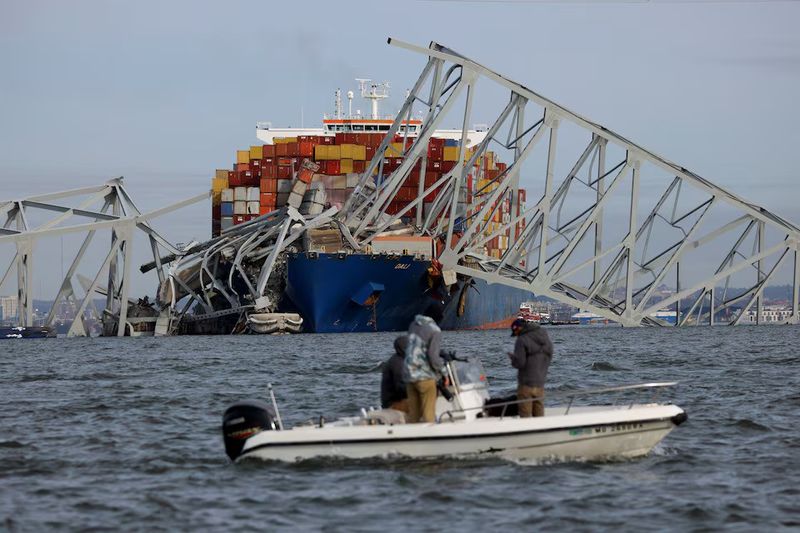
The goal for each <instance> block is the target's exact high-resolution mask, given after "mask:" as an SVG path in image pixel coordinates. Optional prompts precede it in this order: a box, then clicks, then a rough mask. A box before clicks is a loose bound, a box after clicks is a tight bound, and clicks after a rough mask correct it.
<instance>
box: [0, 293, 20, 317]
mask: <svg viewBox="0 0 800 533" xmlns="http://www.w3.org/2000/svg"><path fill="white" fill-rule="evenodd" d="M18 313H19V302H17V297H16V296H0V319H3V320H11V319H12V318H17V314H18Z"/></svg>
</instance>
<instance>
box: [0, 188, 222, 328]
mask: <svg viewBox="0 0 800 533" xmlns="http://www.w3.org/2000/svg"><path fill="white" fill-rule="evenodd" d="M208 196H209V194H208V193H205V194H200V195H197V196H195V197H192V198H189V199H187V200H183V201H181V202H178V203H175V204H172V205H169V206H165V207H163V208H160V209H157V210H155V211H150V212H146V213H142V212H141V211H140V210H139V209H138V208H137V207H136V205H135V204H134V203H133V200H132V199H131V197H130V195H129V194H128V192H127V191H126V190H125V187H124V184H123V178H121V177H120V178H115V179H112V180H110V181H108V182H106V183H105V184H103V185H99V186H94V187H84V188H80V189H72V190H67V191H60V192H55V193H49V194H44V195H37V196H31V197H29V198H25V199H22V200H14V201H8V202H0V217H2V216H5V217H6V221H5V223H4V224H3V229H2V231H0V244H4V243H8V244H13V245H14V246H15V247H16V253H15V256H14V259H13V260H12V262H11V264H10V265H9V267H8V269H6V271H5V273H4V275H3V277H2V279H0V286H2V284H3V283H4V282H5V280H6V279H7V277H8V274H9V273H10V271H11V270H12V267H14V266H16V270H17V295H18V301H19V312H18V323H19V325H21V326H32V325H33V292H32V287H33V277H34V276H33V261H34V252H35V248H36V244H37V243H38V241H39V240H40V239H42V238H46V237H59V236H63V235H66V234H73V233H84V234H85V235H86V236H85V237H84V239H83V242H82V243H81V245H80V247H79V249H78V251H77V252H76V254H75V256H74V257H73V259H72V261H71V262H70V266H69V268H68V269H67V272H66V275H65V276H64V279H63V280H62V281H61V283H60V284H59V289H58V292H57V294H56V296H55V299H54V301H53V306H52V308H51V309H50V312H49V313H48V315H47V317H46V318H45V320H44V324H45V325H46V326H52V325H53V324H54V322H55V319H56V313H57V309H58V307H59V306H60V305H61V304H62V302H70V303H73V304H74V305H75V306H76V309H77V313H76V316H75V317H74V320H73V322H72V325H71V326H70V329H69V332H68V336H84V335H87V334H88V333H89V332H88V329H87V327H86V324H85V323H84V316H83V314H84V312H85V311H86V310H87V309H88V308H89V307H90V306H91V307H93V306H94V303H93V302H92V299H93V298H94V297H95V296H96V295H97V294H103V293H104V294H106V297H107V300H106V301H107V303H106V308H105V310H104V312H103V314H104V315H107V316H109V317H114V319H115V320H117V326H116V330H117V333H116V334H117V335H119V336H121V335H124V334H125V332H126V320H125V318H126V317H127V307H128V295H129V292H130V282H131V264H132V261H133V260H134V259H133V257H132V256H131V254H132V250H131V246H132V242H133V236H134V231H135V229H137V228H138V229H140V230H141V231H142V232H143V233H144V234H145V235H146V236H147V238H148V239H149V241H150V244H151V249H152V251H153V255H154V258H155V259H156V263H157V264H158V266H159V272H158V274H159V276H160V277H162V276H163V272H162V271H161V264H160V261H159V259H160V252H159V247H161V248H163V249H165V250H167V251H169V252H173V253H174V252H177V249H176V248H175V247H174V246H172V245H171V244H170V243H169V242H168V241H167V240H166V239H164V238H163V237H162V236H161V235H160V234H159V233H158V232H157V231H156V230H155V229H153V228H152V226H151V220H153V219H155V218H157V217H159V216H161V215H163V214H166V213H169V212H172V211H174V210H176V209H179V208H181V207H184V206H186V205H189V204H192V203H195V202H198V201H201V200H204V199H206V198H208ZM64 200H68V201H70V202H76V203H77V206H74V207H71V206H68V205H63V204H62V201H64ZM99 202H102V207H101V208H99V210H97V209H92V208H91V206H92V205H95V204H97V203H99ZM34 213H36V214H37V215H38V217H42V216H44V217H45V218H46V220H45V221H44V222H42V223H40V224H38V225H36V226H34V225H32V224H31V217H32V215H33V214H34ZM53 215H55V216H53ZM76 218H78V219H81V220H80V221H76V220H75V219H76ZM87 219H88V220H89V221H88V222H86V220H87ZM12 226H14V229H11V228H12ZM102 229H109V230H110V231H111V243H110V248H109V251H108V253H107V255H106V258H105V260H104V261H103V263H102V264H101V266H100V268H99V269H98V270H97V271H96V273H95V274H94V277H93V278H92V280H91V281H89V282H87V284H86V286H85V287H83V289H84V290H83V295H82V296H79V295H78V294H77V293H76V291H75V288H76V287H78V286H81V284H80V283H79V280H80V279H81V278H82V276H81V275H80V274H79V273H78V269H79V268H80V266H81V264H82V262H84V259H85V258H86V255H87V250H88V248H89V245H90V244H91V242H92V241H93V239H94V237H95V234H96V232H97V231H98V230H102ZM120 265H121V267H120ZM106 271H107V278H108V280H107V285H108V288H107V290H106V291H103V289H101V288H100V284H101V279H102V277H103V273H104V272H106ZM119 317H122V319H119Z"/></svg>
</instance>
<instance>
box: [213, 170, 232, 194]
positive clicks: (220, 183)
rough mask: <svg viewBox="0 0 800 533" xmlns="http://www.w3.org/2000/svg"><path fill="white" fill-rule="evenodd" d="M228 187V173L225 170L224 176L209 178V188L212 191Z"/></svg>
mask: <svg viewBox="0 0 800 533" xmlns="http://www.w3.org/2000/svg"><path fill="white" fill-rule="evenodd" d="M227 188H228V175H227V172H226V173H225V177H224V178H211V190H212V191H214V192H220V191H222V189H227Z"/></svg>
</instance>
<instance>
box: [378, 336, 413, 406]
mask: <svg viewBox="0 0 800 533" xmlns="http://www.w3.org/2000/svg"><path fill="white" fill-rule="evenodd" d="M407 346H408V336H407V335H401V336H400V337H397V338H396V339H395V340H394V354H393V355H392V356H391V357H390V358H389V359H388V360H387V361H386V362H385V363H384V364H383V375H382V376H381V407H383V408H384V409H396V410H398V411H403V412H405V413H407V412H408V395H407V393H406V382H405V379H404V378H403V367H404V366H405V361H404V359H405V357H406V347H407Z"/></svg>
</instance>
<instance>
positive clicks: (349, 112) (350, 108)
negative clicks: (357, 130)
mask: <svg viewBox="0 0 800 533" xmlns="http://www.w3.org/2000/svg"><path fill="white" fill-rule="evenodd" d="M353 96H354V95H353V91H347V118H353Z"/></svg>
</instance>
